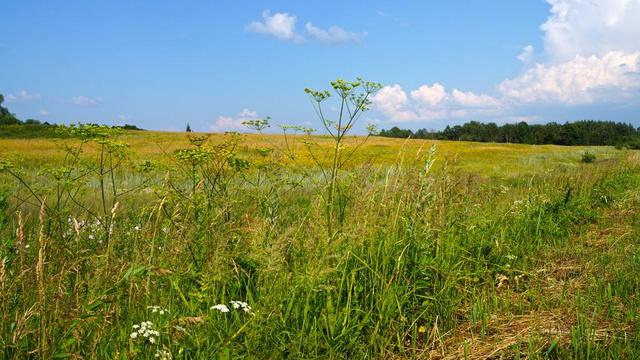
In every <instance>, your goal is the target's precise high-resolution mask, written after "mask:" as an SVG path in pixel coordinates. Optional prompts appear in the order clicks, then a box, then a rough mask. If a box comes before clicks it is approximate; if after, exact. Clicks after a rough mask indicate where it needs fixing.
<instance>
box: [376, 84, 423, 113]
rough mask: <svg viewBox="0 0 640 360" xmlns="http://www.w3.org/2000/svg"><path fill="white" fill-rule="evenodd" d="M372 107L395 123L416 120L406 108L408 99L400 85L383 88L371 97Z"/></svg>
mask: <svg viewBox="0 0 640 360" xmlns="http://www.w3.org/2000/svg"><path fill="white" fill-rule="evenodd" d="M373 104H374V106H375V107H376V108H377V109H378V110H379V111H381V112H382V113H383V114H385V115H387V116H388V117H390V118H391V119H392V120H395V121H410V120H416V119H417V118H418V116H417V114H416V113H414V112H413V111H411V110H409V109H408V108H407V106H408V104H409V99H408V97H407V93H405V92H404V90H403V89H402V87H400V85H397V84H396V85H391V86H385V87H383V88H382V89H380V91H378V93H377V94H376V95H375V96H374V97H373Z"/></svg>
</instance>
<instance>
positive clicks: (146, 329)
mask: <svg viewBox="0 0 640 360" xmlns="http://www.w3.org/2000/svg"><path fill="white" fill-rule="evenodd" d="M132 328H133V331H132V332H131V334H130V335H129V337H130V338H132V339H137V338H138V337H142V338H144V339H143V340H142V341H148V342H149V343H151V344H155V343H156V341H157V339H156V338H158V337H160V332H159V331H157V330H154V329H153V323H152V322H151V321H143V322H141V323H140V324H136V325H133V326H132Z"/></svg>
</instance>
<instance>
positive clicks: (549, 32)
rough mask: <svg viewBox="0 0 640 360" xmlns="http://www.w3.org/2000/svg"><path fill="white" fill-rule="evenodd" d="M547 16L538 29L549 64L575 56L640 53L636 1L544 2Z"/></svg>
mask: <svg viewBox="0 0 640 360" xmlns="http://www.w3.org/2000/svg"><path fill="white" fill-rule="evenodd" d="M547 2H548V3H549V4H550V5H551V10H550V13H551V14H550V16H549V17H548V19H547V21H546V22H545V23H544V24H542V26H541V27H540V28H541V29H542V30H543V31H544V46H545V51H546V53H547V56H548V57H549V59H550V60H551V61H552V62H553V63H562V62H566V61H571V60H573V59H574V58H575V57H576V55H580V56H584V57H589V56H591V55H599V56H603V55H605V54H607V53H608V52H611V51H622V52H625V53H630V52H635V51H637V50H640V42H639V41H638V38H640V20H639V19H640V0H607V1H585V0H547Z"/></svg>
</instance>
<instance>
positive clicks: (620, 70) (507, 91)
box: [498, 0, 640, 106]
mask: <svg viewBox="0 0 640 360" xmlns="http://www.w3.org/2000/svg"><path fill="white" fill-rule="evenodd" d="M547 2H548V3H549V4H550V5H551V9H550V15H549V17H548V19H547V21H546V22H545V23H544V24H542V26H541V27H540V28H541V29H542V30H543V31H544V55H545V56H544V58H545V59H546V61H545V62H542V63H537V64H533V65H531V66H529V67H528V68H527V69H526V70H525V71H524V72H523V73H521V74H520V75H518V76H516V77H514V78H511V79H506V80H504V81H502V82H501V83H500V84H499V86H498V88H499V90H500V92H501V93H502V94H503V96H504V97H505V98H506V99H508V101H512V102H515V103H554V104H562V105H569V106H573V105H580V104H593V103H603V102H624V101H627V100H629V99H630V98H631V97H633V96H634V95H636V96H637V94H638V91H639V90H640V41H638V38H640V20H639V19H640V0H609V1H597V2H596V1H584V0H547ZM532 53H533V48H531V51H528V50H527V48H526V47H525V49H524V51H523V53H522V54H520V56H518V59H520V60H521V61H523V62H524V63H526V62H527V61H526V60H530V59H531V55H532Z"/></svg>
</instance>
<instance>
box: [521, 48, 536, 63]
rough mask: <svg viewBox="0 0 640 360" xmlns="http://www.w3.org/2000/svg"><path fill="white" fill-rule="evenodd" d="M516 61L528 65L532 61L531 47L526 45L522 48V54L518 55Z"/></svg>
mask: <svg viewBox="0 0 640 360" xmlns="http://www.w3.org/2000/svg"><path fill="white" fill-rule="evenodd" d="M518 60H520V61H522V63H523V64H528V63H530V62H531V60H533V45H527V46H525V47H523V48H522V52H521V53H520V54H519V55H518Z"/></svg>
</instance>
